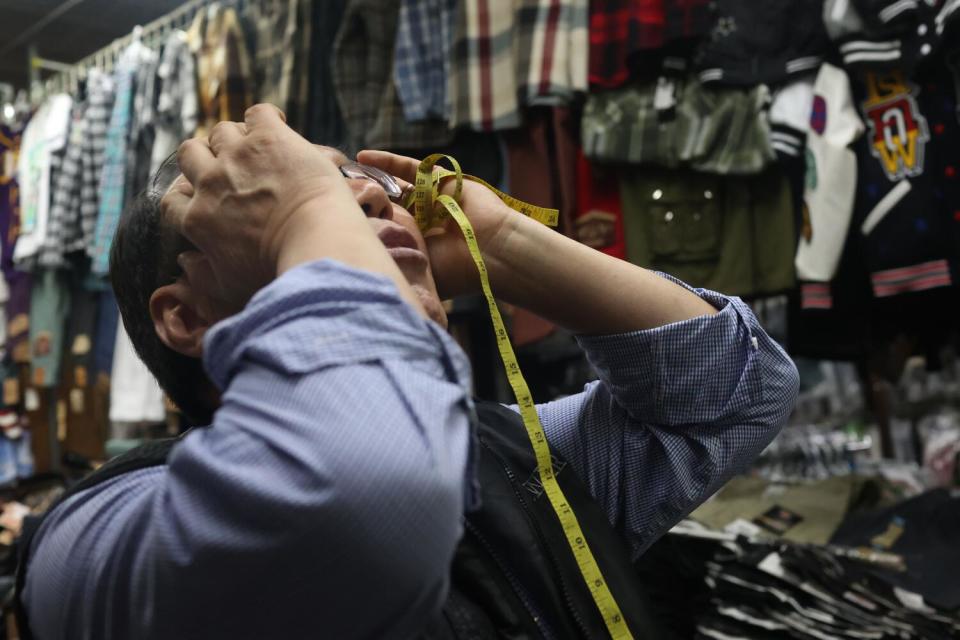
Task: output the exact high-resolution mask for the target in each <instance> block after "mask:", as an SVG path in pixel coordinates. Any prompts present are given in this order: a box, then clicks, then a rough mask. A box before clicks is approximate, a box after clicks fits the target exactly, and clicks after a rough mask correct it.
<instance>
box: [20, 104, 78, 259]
mask: <svg viewBox="0 0 960 640" xmlns="http://www.w3.org/2000/svg"><path fill="white" fill-rule="evenodd" d="M72 106H73V100H72V98H70V96H68V95H66V94H62V93H61V94H56V95H53V96H50V97H49V98H47V99H46V100H45V101H44V102H43V104H42V105H41V106H40V108H39V109H38V110H37V113H36V114H34V116H33V118H31V120H30V123H29V124H28V125H27V128H26V130H25V131H24V132H23V139H22V142H21V149H20V157H19V165H18V172H17V181H18V184H19V186H20V232H19V235H18V239H17V244H16V247H15V248H14V252H13V259H14V262H16V263H17V264H20V265H24V266H26V267H29V266H32V264H33V262H34V259H35V256H36V255H37V252H38V251H39V250H40V247H42V246H43V243H44V240H45V238H46V234H47V220H48V219H49V214H50V202H51V197H50V195H51V189H52V186H53V180H54V176H55V174H56V170H57V168H58V167H59V164H60V161H61V159H62V157H63V150H64V147H65V145H66V143H67V135H68V133H69V128H70V112H71V108H72Z"/></svg>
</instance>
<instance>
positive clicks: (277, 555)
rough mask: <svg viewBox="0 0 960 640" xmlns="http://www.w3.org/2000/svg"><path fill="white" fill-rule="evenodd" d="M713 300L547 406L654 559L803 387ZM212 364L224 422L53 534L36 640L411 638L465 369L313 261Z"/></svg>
mask: <svg viewBox="0 0 960 640" xmlns="http://www.w3.org/2000/svg"><path fill="white" fill-rule="evenodd" d="M697 293H699V294H700V295H701V296H703V297H704V298H705V299H706V300H708V301H709V302H710V303H712V304H713V305H714V306H716V307H717V308H718V309H719V313H717V314H716V315H713V316H709V317H701V318H696V319H693V320H688V321H685V322H680V323H676V324H672V325H668V326H665V327H661V328H658V329H654V330H650V331H637V332H632V333H626V334H621V335H609V336H596V337H590V338H586V337H584V338H581V339H580V342H581V344H582V345H583V348H584V349H585V350H586V352H587V355H588V356H589V358H590V360H591V362H592V363H593V364H594V366H595V367H596V369H597V372H598V373H599V376H600V380H599V381H598V382H595V383H592V384H590V385H589V386H588V387H587V388H586V389H585V390H584V392H583V393H581V394H578V395H574V396H571V397H568V398H565V399H563V400H558V401H555V402H551V403H547V404H544V405H540V406H539V411H540V415H541V417H542V419H543V426H544V429H545V430H546V432H547V436H548V438H549V440H550V443H551V444H552V445H553V446H554V447H556V449H558V450H559V451H560V452H561V453H562V454H563V455H564V456H565V457H566V458H567V460H568V462H569V463H570V464H571V465H572V466H573V468H574V469H576V471H577V472H578V473H579V474H580V475H581V477H582V478H583V479H584V480H585V481H586V482H587V484H588V485H589V488H590V490H591V491H592V492H593V495H594V496H595V497H596V499H597V500H598V501H599V502H600V504H601V505H602V506H603V507H604V508H605V509H606V511H607V514H608V515H609V517H610V520H611V522H613V523H614V525H615V526H617V527H619V528H620V529H621V530H622V531H624V533H625V535H626V536H627V537H628V538H629V539H630V540H631V541H632V542H633V546H634V551H635V552H637V553H639V552H640V551H642V550H643V549H644V548H645V547H646V546H647V545H649V544H650V543H651V542H652V541H653V540H654V539H655V538H656V537H657V536H659V535H661V534H662V533H663V532H664V531H666V530H667V529H668V528H669V527H670V526H672V525H673V524H674V523H675V522H677V521H678V520H679V519H680V518H681V517H683V515H685V514H686V513H688V512H689V511H691V510H692V509H693V508H694V507H695V506H696V505H698V504H699V503H700V502H702V501H703V500H705V499H706V498H707V497H708V496H709V495H710V494H711V493H712V492H714V491H716V490H717V488H718V487H720V485H722V484H723V483H724V481H726V480H727V479H728V478H729V477H730V476H731V475H732V474H734V473H735V472H736V471H738V470H740V469H743V468H745V467H746V466H747V465H748V464H749V462H750V460H751V459H752V458H753V457H754V456H756V455H757V454H758V453H759V452H760V451H761V449H763V447H764V446H765V445H766V444H767V443H768V442H769V441H770V440H771V439H772V438H773V437H774V436H775V435H776V433H777V431H778V429H779V428H780V426H781V425H782V424H783V422H784V421H785V419H786V417H787V414H788V412H789V411H790V409H791V407H792V405H793V401H794V398H795V395H796V392H797V372H796V368H795V367H794V366H793V363H792V362H791V361H790V359H789V358H788V357H787V356H786V355H785V354H784V353H783V351H782V350H781V349H780V347H778V346H777V345H776V343H774V342H773V341H772V340H771V339H770V338H769V337H767V335H766V334H765V333H764V332H763V331H762V330H761V329H760V327H759V325H758V324H757V321H756V319H755V318H754V316H753V315H752V313H751V312H750V310H749V308H748V307H747V306H746V305H744V304H743V303H742V302H741V301H739V300H737V299H731V298H725V297H723V296H721V295H718V294H715V293H711V292H708V291H698V292H697ZM204 357H205V363H206V366H207V369H208V371H209V373H210V375H211V377H212V379H213V380H214V381H215V382H216V384H217V385H218V386H219V387H220V388H221V389H223V390H224V393H223V404H222V407H221V409H220V410H219V411H218V412H217V414H216V417H215V419H214V423H213V425H212V426H210V427H209V428H206V429H198V430H195V431H193V432H192V433H190V434H189V435H187V436H186V437H185V438H184V439H183V441H182V442H181V443H180V444H178V446H177V448H176V449H175V450H174V452H173V454H172V455H171V457H170V460H169V464H168V465H165V466H160V467H155V468H149V469H143V470H140V471H135V472H131V473H127V474H125V475H122V476H120V477H117V478H114V479H111V480H109V481H107V482H105V483H103V484H101V485H98V486H96V487H94V488H92V489H88V490H86V491H83V492H81V493H78V494H77V495H75V496H73V497H72V498H71V499H70V500H69V501H67V502H66V503H64V504H63V505H62V506H61V507H59V508H58V509H56V510H55V511H54V512H52V513H51V515H50V516H49V517H48V519H47V520H46V521H45V522H44V524H43V525H42V527H41V529H40V530H39V532H38V534H37V537H36V538H35V542H34V546H33V550H32V559H31V562H30V567H29V571H28V574H27V576H28V578H27V584H26V590H25V593H24V601H25V603H26V606H27V609H28V612H29V614H30V619H31V621H32V627H33V631H34V635H35V636H36V637H37V638H40V639H43V638H64V637H70V638H89V639H96V640H111V639H119V638H124V639H126V638H137V639H138V640H147V639H150V638H204V639H217V638H224V639H225V638H299V637H305V636H308V635H309V636H311V637H312V636H316V635H317V634H319V635H321V636H323V637H328V638H347V637H350V638H384V637H391V638H403V637H411V636H414V635H415V634H416V633H417V631H418V629H420V628H421V625H422V624H423V623H424V621H425V620H427V619H429V618H430V617H431V616H433V615H434V614H436V612H437V611H438V609H439V607H440V606H441V605H442V603H443V600H444V598H445V594H446V589H447V584H448V580H449V565H450V561H451V558H452V555H453V551H454V549H455V547H456V544H457V541H458V540H459V537H460V535H461V525H460V515H461V514H462V512H463V510H464V508H465V507H466V506H467V505H468V504H469V503H470V502H472V500H473V498H474V491H475V487H474V476H473V471H472V465H471V455H472V444H471V443H472V439H471V435H470V427H469V419H468V414H469V409H468V404H469V397H470V380H469V368H468V364H467V360H466V358H465V356H464V354H463V353H462V352H461V351H460V349H459V348H458V347H457V346H456V344H455V343H454V342H453V341H452V340H451V339H450V338H449V337H448V336H447V335H446V333H445V332H444V331H443V330H442V329H440V327H439V326H437V325H435V324H434V323H432V322H430V321H426V320H423V319H422V318H421V317H420V316H418V315H417V314H416V313H414V312H413V310H412V309H411V308H410V307H408V306H407V305H406V304H404V303H403V302H402V301H401V300H400V298H399V296H398V295H397V293H396V289H395V288H394V287H393V286H392V285H391V284H390V283H389V282H388V281H387V280H386V279H384V278H381V277H375V276H372V275H369V274H366V273H363V272H359V271H356V270H352V269H348V268H346V267H343V266H341V265H339V264H337V263H334V262H332V261H320V262H316V263H312V264H308V265H303V266H301V267H298V268H297V269H294V270H291V271H290V272H288V273H286V274H284V275H283V276H282V277H281V278H279V279H278V280H276V281H275V282H273V283H272V284H271V285H270V286H268V287H266V288H265V289H264V290H262V291H261V292H259V293H258V294H257V295H256V296H255V297H254V299H253V300H252V301H251V302H250V304H248V305H247V307H246V308H245V309H244V311H243V312H242V313H240V314H239V315H237V316H234V317H232V318H230V319H229V320H226V321H224V322H222V323H220V324H218V325H217V326H216V327H214V328H213V329H212V330H211V331H210V332H209V333H208V335H207V338H206V342H205V349H204ZM385 532H389V535H385Z"/></svg>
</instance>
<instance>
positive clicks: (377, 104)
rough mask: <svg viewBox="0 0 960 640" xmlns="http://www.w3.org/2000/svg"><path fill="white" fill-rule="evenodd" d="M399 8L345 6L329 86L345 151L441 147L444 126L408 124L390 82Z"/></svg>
mask: <svg viewBox="0 0 960 640" xmlns="http://www.w3.org/2000/svg"><path fill="white" fill-rule="evenodd" d="M398 16H399V5H397V3H396V2H394V1H393V0H350V2H348V3H347V7H346V11H345V13H344V16H343V22H342V23H341V25H340V30H339V31H338V32H337V37H336V41H335V42H334V45H333V48H334V62H333V81H334V86H335V88H336V94H337V99H338V100H339V103H340V112H341V113H342V114H343V117H344V120H345V121H346V123H347V132H348V136H349V137H348V144H347V146H348V147H349V151H351V152H355V151H358V150H360V149H362V148H364V147H372V148H379V149H425V148H432V147H438V146H442V145H445V144H447V143H449V142H450V141H451V140H452V139H453V132H452V131H451V130H450V128H449V127H448V125H447V123H446V122H445V121H444V120H429V121H423V122H416V123H410V122H407V120H406V118H405V117H404V115H403V105H401V104H400V98H399V96H398V94H397V87H396V84H395V83H394V80H393V64H394V55H393V53H394V49H395V43H396V40H395V38H396V34H397V20H398Z"/></svg>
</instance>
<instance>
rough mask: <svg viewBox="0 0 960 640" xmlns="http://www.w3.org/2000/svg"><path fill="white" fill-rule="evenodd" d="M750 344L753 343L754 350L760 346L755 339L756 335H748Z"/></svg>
mask: <svg viewBox="0 0 960 640" xmlns="http://www.w3.org/2000/svg"><path fill="white" fill-rule="evenodd" d="M750 344H752V345H753V349H754V351H756V350H757V349H759V348H760V343H759V342H758V341H757V336H750Z"/></svg>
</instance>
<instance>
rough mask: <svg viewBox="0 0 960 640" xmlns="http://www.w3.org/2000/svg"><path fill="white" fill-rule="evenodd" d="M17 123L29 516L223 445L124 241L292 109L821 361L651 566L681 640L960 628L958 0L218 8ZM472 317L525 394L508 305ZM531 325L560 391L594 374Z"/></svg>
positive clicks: (4, 143)
mask: <svg viewBox="0 0 960 640" xmlns="http://www.w3.org/2000/svg"><path fill="white" fill-rule="evenodd" d="M104 20H109V16H104ZM39 66H42V65H39ZM47 68H49V66H48V67H47ZM35 75H36V74H35ZM25 96H28V97H25ZM0 100H2V101H3V102H4V105H5V106H4V108H2V109H0V116H2V123H0V159H2V162H0V169H2V176H0V266H2V270H3V278H0V316H2V317H0V333H2V335H0V342H2V351H3V357H2V361H0V376H2V379H3V394H2V398H0V400H2V402H0V429H2V433H0V492H2V494H3V495H4V496H5V497H6V498H7V499H9V500H13V499H17V500H20V501H25V502H27V503H28V504H29V505H30V506H31V508H37V509H42V506H43V505H44V504H49V501H47V500H45V499H44V498H43V496H47V495H48V494H49V493H50V491H51V486H55V485H59V486H64V485H67V484H69V483H70V482H72V481H74V480H75V479H76V478H78V477H81V476H82V475H83V474H84V473H86V472H87V471H89V470H91V469H93V468H95V467H97V466H98V465H100V464H101V463H103V462H104V461H105V460H108V459H109V458H111V457H113V456H115V455H117V454H119V453H122V452H123V451H126V450H128V449H130V448H131V447H133V446H135V445H136V444H138V443H141V442H143V441H145V440H149V439H152V438H157V437H163V436H168V435H176V434H179V433H182V432H183V431H185V430H186V429H188V428H189V427H191V426H194V425H191V424H190V423H189V420H187V419H186V418H185V416H182V415H181V414H180V412H179V411H178V409H177V407H176V406H174V405H173V404H172V403H171V402H170V401H169V400H168V399H166V398H165V397H164V394H163V392H162V390H161V389H160V387H159V386H158V384H157V382H156V381H155V379H154V378H153V376H152V375H151V374H150V372H149V371H148V370H147V368H146V367H145V365H144V364H143V363H142V362H141V361H140V359H139V358H138V356H137V354H136V352H135V351H134V348H133V346H132V343H131V341H130V338H129V337H128V336H127V334H126V332H125V330H124V327H123V324H122V322H118V310H117V305H116V301H115V299H114V297H113V294H112V292H111V288H110V284H109V278H108V275H109V267H110V265H109V256H110V247H111V241H112V238H113V234H114V232H115V231H116V228H117V225H118V223H119V221H120V219H121V216H122V215H123V212H124V210H125V208H126V207H128V206H129V205H130V203H131V202H132V201H133V199H134V198H135V197H136V195H137V194H138V193H140V192H141V191H142V190H144V189H146V188H150V186H151V184H152V179H153V175H154V174H155V173H156V172H157V171H158V169H159V168H160V167H161V165H163V163H164V162H165V161H167V160H168V159H169V158H170V157H171V156H172V155H173V154H175V153H176V150H177V148H178V146H179V144H180V142H181V141H183V140H184V139H187V138H189V137H192V136H203V135H205V134H206V133H207V132H209V130H210V128H211V127H212V126H213V125H215V124H216V123H217V122H219V121H221V120H243V114H244V111H245V110H246V108H247V107H249V106H250V105H252V104H255V103H258V102H271V103H274V104H276V105H278V106H279V107H280V108H281V109H283V111H284V112H285V113H286V118H287V122H288V124H289V125H290V126H291V127H293V128H294V129H295V130H296V131H298V132H299V133H300V134H301V135H303V136H304V137H305V138H307V139H308V140H310V141H312V142H314V143H317V144H322V145H328V146H333V147H337V148H339V149H341V150H343V151H344V152H345V153H347V154H348V155H352V154H354V153H356V152H357V151H359V150H361V149H368V148H377V149H387V150H391V151H395V152H398V153H402V154H405V155H409V156H412V157H415V158H423V157H425V156H427V155H428V154H431V153H435V152H440V153H445V154H449V155H451V156H453V157H455V158H456V159H457V160H459V162H460V164H461V165H462V167H463V171H464V172H465V173H468V174H473V175H475V176H478V177H480V178H483V179H484V180H486V181H487V182H489V183H490V184H492V185H494V186H496V187H497V188H499V189H501V190H503V191H505V192H507V193H509V194H511V195H513V196H515V197H516V198H519V199H520V200H523V201H525V202H528V203H531V204H533V205H537V206H540V207H549V208H554V209H557V210H558V211H559V225H558V227H557V232H558V233H563V234H565V235H566V236H568V237H570V238H573V239H574V240H577V241H578V242H581V243H583V244H585V245H587V246H589V247H592V248H594V249H596V250H597V251H602V252H605V253H607V254H610V255H612V256H615V257H617V258H621V259H624V260H628V261H630V262H632V263H634V264H637V265H639V266H642V267H646V268H649V269H652V270H656V271H660V272H664V273H667V274H669V275H672V276H675V277H676V278H679V279H681V280H683V281H684V282H686V283H688V284H690V285H692V286H694V287H702V288H706V289H713V290H716V291H719V292H721V293H723V294H727V295H735V296H740V297H741V298H743V299H745V300H747V301H748V302H749V303H750V304H751V306H752V308H753V309H754V312H755V314H756V315H757V317H758V318H759V319H760V321H761V323H762V324H763V325H764V327H765V329H766V330H767V331H768V333H769V334H770V335H771V336H772V337H773V338H774V339H776V340H777V341H778V342H780V344H781V345H783V347H784V348H785V349H786V350H787V351H788V352H789V353H790V355H791V356H793V357H794V359H795V361H796V362H797V365H798V367H799V369H800V373H801V395H800V399H799V401H798V404H797V407H796V408H795V410H794V412H793V415H792V417H791V419H790V423H789V424H788V426H787V427H785V428H784V430H783V432H782V434H781V435H780V437H779V438H778V439H777V440H775V441H774V442H773V443H772V444H771V445H770V447H768V449H767V450H766V451H764V453H763V454H762V455H761V456H760V457H759V458H758V459H757V460H756V461H755V464H754V466H753V468H751V469H745V470H744V475H743V476H741V477H738V478H735V479H734V480H733V481H731V482H730V483H729V484H727V485H726V486H725V487H723V488H722V489H721V490H720V491H719V492H718V493H717V494H716V495H715V496H714V497H713V498H712V499H711V500H709V501H708V502H707V503H705V504H704V505H702V506H701V507H699V508H698V509H697V510H695V511H694V512H693V513H691V514H690V515H689V516H688V518H687V519H686V520H684V521H683V522H681V523H680V524H679V525H677V527H676V528H675V529H674V531H672V532H671V533H669V534H667V535H666V536H665V537H664V538H662V539H661V540H660V541H659V542H657V543H655V544H654V545H653V546H652V547H651V548H650V550H649V551H647V552H646V553H645V554H644V555H643V556H642V557H641V559H640V560H639V561H638V563H637V570H638V571H639V572H640V575H641V576H642V577H643V579H644V580H645V581H646V583H647V584H649V585H651V586H652V587H653V586H656V588H651V590H650V591H651V596H652V598H653V600H654V602H655V604H656V605H657V610H658V611H659V615H660V617H661V620H660V622H661V624H662V625H663V626H664V628H666V629H670V630H671V631H672V632H675V634H676V635H675V637H677V638H693V637H697V638H715V639H719V640H724V639H731V638H804V639H807V638H809V639H817V640H822V639H825V638H862V639H876V640H881V639H885V638H951V637H960V590H958V587H957V585H958V584H960V582H958V581H957V580H955V579H954V576H953V573H955V571H956V569H957V568H958V567H960V557H958V549H960V546H958V545H957V544H956V542H955V541H956V540H957V539H958V536H960V517H958V515H957V514H960V359H958V358H957V353H958V347H960V340H958V338H960V323H958V322H957V318H958V317H960V2H957V1H956V0H925V1H923V2H914V1H907V0H901V1H898V2H893V1H883V0H764V2H747V1H745V0H592V1H589V2H588V1H587V0H459V1H458V0H400V1H395V0H234V1H230V0H219V1H216V0H192V1H190V2H185V3H184V4H183V5H182V6H180V7H179V8H178V9H176V10H174V11H173V12H172V13H170V14H168V15H166V16H163V17H160V18H158V19H157V20H155V21H153V22H150V23H148V24H143V25H142V26H139V27H137V28H136V29H134V30H133V31H132V32H131V33H129V34H127V35H125V36H123V37H121V38H119V39H117V40H116V41H114V42H113V43H112V44H111V45H109V46H108V47H106V48H104V49H102V50H99V51H96V52H93V53H91V54H90V55H89V56H87V57H85V58H83V59H82V60H79V61H77V62H75V63H73V62H71V63H69V64H64V65H62V66H58V67H57V68H56V71H54V72H53V73H49V74H45V77H43V76H41V77H38V78H37V81H36V82H35V83H34V86H32V87H30V88H29V91H28V92H26V93H23V94H22V95H21V97H20V99H19V101H17V99H16V98H15V96H14V95H13V94H10V95H5V94H3V93H0ZM445 304H446V305H447V312H448V315H449V318H450V331H451V333H452V334H453V336H454V337H455V338H456V339H457V341H458V342H459V343H460V344H461V345H462V346H463V348H464V350H465V351H466V352H467V354H468V355H469V356H470V358H471V361H472V365H473V372H474V388H475V391H476V395H477V396H480V397H484V398H490V399H496V400H499V401H501V402H512V401H513V400H512V397H511V395H510V393H509V387H508V384H507V379H506V376H505V375H504V373H503V371H502V366H501V364H500V360H499V357H498V356H497V349H496V342H495V339H494V335H493V333H492V331H491V326H490V320H489V317H488V315H487V307H486V303H485V302H484V300H483V299H482V298H465V299H457V300H453V301H448V302H446V303H445ZM503 312H504V314H505V317H506V319H507V323H508V325H509V330H510V333H511V337H512V341H513V344H514V345H515V346H516V348H517V356H518V359H519V363H520V367H521V369H522V370H523V372H524V374H525V375H526V377H527V380H528V382H529V384H530V387H531V390H532V392H533V396H534V398H535V400H536V401H537V402H545V401H548V400H552V399H555V398H560V397H563V396H564V395H568V394H571V393H576V392H578V391H579V390H581V389H582V388H583V385H584V384H585V383H587V382H589V381H590V380H592V379H594V378H595V376H596V374H595V373H594V371H593V369H592V367H591V365H590V363H589V362H587V361H586V359H585V358H584V356H583V354H582V351H581V350H580V349H579V348H578V346H577V343H576V341H575V337H574V336H572V335H570V334H569V333H567V332H565V331H564V330H562V329H561V328H558V327H556V326H553V325H552V324H550V323H549V322H547V321H546V320H544V319H542V318H538V317H536V316H534V315H533V314H531V313H529V312H527V311H525V310H523V309H521V308H515V307H510V306H508V305H503ZM35 493H36V494H37V495H40V496H41V498H37V497H36V496H35V495H34V494H35ZM31 496H34V497H31ZM3 544H4V543H3V540H0V546H2V545H3Z"/></svg>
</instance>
